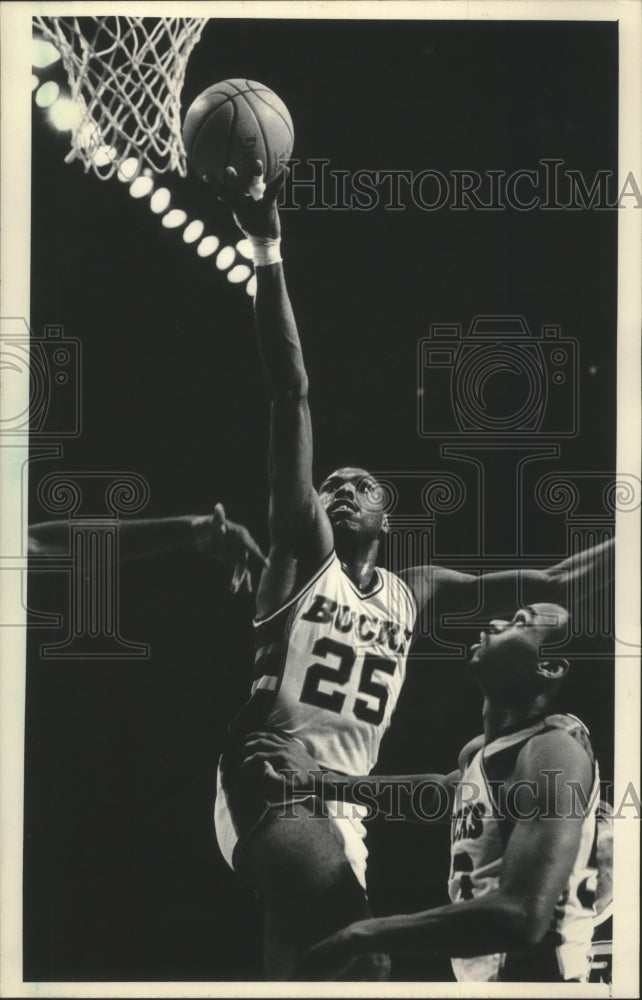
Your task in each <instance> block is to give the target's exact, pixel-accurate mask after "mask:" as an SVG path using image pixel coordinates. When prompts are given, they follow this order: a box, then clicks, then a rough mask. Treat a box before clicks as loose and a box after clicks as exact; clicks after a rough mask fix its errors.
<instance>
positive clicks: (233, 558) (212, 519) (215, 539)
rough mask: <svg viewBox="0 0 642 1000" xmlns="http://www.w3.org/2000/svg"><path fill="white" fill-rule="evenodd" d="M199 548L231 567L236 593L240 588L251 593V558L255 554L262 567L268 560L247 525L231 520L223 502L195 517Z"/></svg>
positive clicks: (233, 591)
mask: <svg viewBox="0 0 642 1000" xmlns="http://www.w3.org/2000/svg"><path fill="white" fill-rule="evenodd" d="M193 526H194V529H195V531H196V547H197V549H198V550H199V551H200V552H203V553H205V554H206V555H209V556H211V557H212V558H213V559H217V560H218V561H219V562H222V563H223V564H224V565H225V566H231V567H232V580H231V583H230V590H231V591H232V593H233V594H236V593H238V591H239V590H241V588H243V590H245V591H246V592H247V593H248V594H251V593H252V576H251V573H250V569H249V565H248V560H249V557H250V556H254V557H255V558H256V559H258V560H259V562H260V563H261V564H262V565H263V566H268V565H269V561H268V559H267V557H266V556H265V555H263V553H262V552H261V549H260V548H259V546H258V545H257V544H256V542H255V541H254V539H253V538H252V536H251V534H250V533H249V531H248V530H247V528H245V527H243V525H242V524H236V523H235V522H234V521H228V520H227V518H226V516H225V509H224V507H223V504H222V503H217V504H216V507H215V508H214V512H213V513H212V514H210V515H207V516H205V517H195V518H194V519H193Z"/></svg>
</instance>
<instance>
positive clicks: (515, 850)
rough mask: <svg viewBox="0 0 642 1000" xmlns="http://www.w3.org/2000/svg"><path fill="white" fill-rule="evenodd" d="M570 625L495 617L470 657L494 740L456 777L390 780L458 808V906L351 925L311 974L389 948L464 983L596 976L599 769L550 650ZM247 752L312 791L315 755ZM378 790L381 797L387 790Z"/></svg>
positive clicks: (353, 785)
mask: <svg viewBox="0 0 642 1000" xmlns="http://www.w3.org/2000/svg"><path fill="white" fill-rule="evenodd" d="M566 619H567V613H566V611H565V610H564V609H563V608H561V607H559V606H557V605H551V604H536V605H534V606H530V607H525V608H522V609H520V610H519V611H518V612H517V614H516V615H515V616H514V617H513V619H512V621H510V622H506V621H493V622H491V624H490V626H489V628H488V630H487V631H485V632H482V634H481V636H480V642H479V643H478V644H476V645H475V646H473V647H472V650H471V653H472V655H471V658H470V666H471V669H472V671H473V673H474V676H475V678H476V680H477V683H478V685H479V687H480V688H481V690H482V693H483V695H484V708H483V721H484V734H483V735H482V736H478V737H476V738H475V739H474V740H472V741H470V742H469V743H468V744H467V745H466V746H465V747H464V749H463V750H462V752H461V754H460V757H459V766H458V768H457V770H456V771H453V772H451V774H449V775H434V774H430V775H414V776H411V777H397V778H394V779H390V778H386V779H385V782H383V783H382V784H383V788H384V793H385V794H389V792H390V784H391V781H393V782H396V783H398V784H399V783H402V782H403V783H404V785H405V787H406V788H413V789H414V790H418V789H420V788H421V789H423V792H424V807H423V812H422V815H423V816H426V815H427V814H428V813H429V812H430V811H431V808H430V806H428V804H427V802H426V796H425V792H426V791H429V792H431V793H432V796H433V798H434V799H435V801H436V802H437V803H438V802H439V797H440V796H441V797H443V805H444V809H443V812H445V804H446V802H448V803H449V806H448V808H449V809H450V810H451V817H452V825H451V865H450V875H449V893H450V898H451V900H452V903H451V904H449V905H447V906H442V907H438V908H435V909H432V910H427V911H425V912H422V913H414V914H401V915H399V916H392V917H382V918H379V919H370V920H365V921H360V922H358V923H355V924H353V925H352V926H350V927H347V928H344V929H343V930H342V931H339V932H338V933H336V934H335V935H333V936H332V937H331V938H329V939H328V940H326V941H324V942H322V943H321V944H319V945H317V946H316V947H314V948H312V949H311V950H310V952H309V953H308V955H307V956H306V958H305V959H304V962H303V964H302V966H301V967H300V970H299V975H300V977H301V978H303V979H306V978H312V979H314V978H318V977H320V976H322V975H323V976H325V978H330V979H333V978H337V977H338V976H339V974H340V972H341V969H342V968H343V967H345V966H346V964H349V963H350V962H351V961H354V958H355V956H357V955H360V954H364V953H367V952H368V951H369V950H371V949H374V950H375V951H378V950H381V949H386V950H389V951H391V952H397V953H407V954H422V955H425V956H431V955H432V956H444V955H448V956H450V957H451V959H452V964H453V970H454V973H455V975H456V977H457V979H458V980H463V981H472V982H498V981H504V982H584V981H586V980H587V978H588V973H589V967H590V949H591V937H592V933H593V926H594V920H595V915H596V911H595V896H596V888H597V854H598V852H597V823H596V810H597V806H598V800H599V772H598V767H597V763H596V761H595V759H594V756H593V751H592V749H591V745H590V741H589V736H588V731H587V729H586V727H585V726H584V725H583V724H582V722H580V720H579V719H577V718H575V716H572V715H568V714H556V713H555V711H554V706H555V702H556V699H557V694H558V690H559V685H560V683H561V682H562V680H563V678H564V676H565V674H566V672H567V670H568V663H567V662H566V661H565V660H563V659H560V658H559V657H555V655H554V654H553V656H552V657H549V656H547V655H546V654H545V653H543V652H542V646H546V645H547V646H554V645H555V643H556V641H557V642H559V639H560V635H561V634H562V632H563V631H564V627H565V624H566ZM248 753H249V757H248V760H251V759H252V757H254V758H256V757H257V756H258V757H260V759H261V760H262V761H263V763H265V762H268V763H269V764H270V765H271V769H272V771H274V770H280V769H282V768H286V769H287V782H288V787H289V788H291V789H293V790H296V789H299V790H301V789H303V788H306V787H312V784H311V783H312V776H313V774H314V771H315V767H316V764H315V762H314V760H313V758H312V757H310V756H308V755H305V754H303V753H302V751H301V749H300V747H296V748H294V747H293V744H292V743H291V742H290V743H289V744H288V743H287V742H286V741H285V740H284V739H283V738H282V737H276V736H273V735H270V734H261V735H257V736H255V737H254V738H253V739H252V740H251V741H250V742H249V744H248ZM365 780H366V779H365V777H364V778H361V779H355V778H351V779H346V778H345V777H342V776H338V775H332V774H329V773H326V774H324V775H322V776H319V775H317V776H316V781H315V782H314V787H315V790H316V792H317V794H318V793H319V792H320V793H321V795H322V797H324V798H325V797H326V796H327V797H330V798H332V799H333V800H335V801H336V800H337V799H342V800H343V801H346V800H347V801H355V800H359V796H358V795H357V794H356V793H357V790H358V789H359V783H360V782H361V784H362V785H363V782H364V781H365ZM376 781H377V779H370V782H373V783H374V782H376ZM363 791H364V789H363V787H361V794H363ZM370 793H371V795H372V796H374V797H375V798H376V796H377V793H378V792H377V787H376V784H372V786H371V788H370ZM379 794H380V793H379ZM415 801H416V800H415ZM432 815H433V819H434V817H435V813H434V812H433V814H432ZM415 818H418V817H417V815H416V814H415Z"/></svg>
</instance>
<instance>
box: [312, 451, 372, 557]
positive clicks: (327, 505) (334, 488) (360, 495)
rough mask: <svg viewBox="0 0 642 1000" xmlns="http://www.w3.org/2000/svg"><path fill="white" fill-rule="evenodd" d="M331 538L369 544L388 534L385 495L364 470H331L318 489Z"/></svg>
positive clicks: (346, 468)
mask: <svg viewBox="0 0 642 1000" xmlns="http://www.w3.org/2000/svg"><path fill="white" fill-rule="evenodd" d="M319 496H320V498H321V503H322V504H323V507H324V509H325V511H326V513H327V515H328V517H329V519H330V523H331V525H332V530H333V532H334V535H335V538H341V537H345V538H348V537H354V538H359V539H363V540H364V541H366V542H371V541H373V540H376V539H378V538H379V537H380V536H381V535H382V534H385V532H387V531H388V516H387V514H386V499H387V496H386V491H385V490H384V488H383V487H382V486H381V484H380V483H378V482H377V480H376V479H375V478H374V476H371V475H370V473H369V472H367V471H366V470H365V469H359V468H355V467H352V466H347V467H345V468H342V469H335V471H334V472H331V473H330V475H329V476H327V477H326V478H325V479H324V480H323V482H322V483H321V486H320V487H319Z"/></svg>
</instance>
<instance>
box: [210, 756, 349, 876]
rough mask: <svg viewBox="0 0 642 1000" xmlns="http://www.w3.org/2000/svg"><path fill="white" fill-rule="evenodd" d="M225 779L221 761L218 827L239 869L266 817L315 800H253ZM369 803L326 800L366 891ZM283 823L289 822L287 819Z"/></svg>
mask: <svg viewBox="0 0 642 1000" xmlns="http://www.w3.org/2000/svg"><path fill="white" fill-rule="evenodd" d="M228 786H229V783H228V782H224V780H223V768H222V766H221V762H220V761H219V766H218V770H217V778H216V801H215V803H214V827H215V830H216V839H217V840H218V845H219V848H220V850H221V854H222V855H223V857H224V858H225V860H226V861H227V863H228V865H229V866H230V868H232V869H236V867H237V864H238V858H239V855H240V853H241V852H242V850H243V847H244V845H245V844H246V843H247V841H248V840H249V838H250V837H251V836H252V834H253V833H254V831H255V830H256V829H257V828H258V826H259V825H260V823H261V822H262V821H263V819H264V818H265V816H267V814H268V813H269V812H271V811H272V810H275V809H276V810H278V811H279V812H282V813H284V814H287V805H288V804H289V803H294V802H303V801H306V800H312V796H311V795H302V796H298V797H297V796H293V797H292V798H291V799H288V800H284V801H283V802H279V803H272V802H266V801H265V800H263V801H257V800H254V801H252V798H253V797H252V796H251V795H243V794H242V793H241V794H239V795H235V794H234V793H233V792H232V791H231V790H230V788H229V787H228ZM367 812H368V810H367V808H366V807H365V806H357V805H350V804H346V803H340V802H332V801H330V802H325V803H324V814H325V815H327V816H328V817H329V818H330V819H331V821H332V823H333V824H334V826H335V828H336V829H337V831H338V832H339V834H340V836H341V839H342V842H343V847H344V851H345V856H346V859H347V861H348V862H349V864H350V867H351V868H352V871H353V872H354V874H355V877H356V879H357V881H358V883H359V885H360V886H361V887H362V889H363V890H364V892H365V888H366V862H367V859H368V850H367V848H366V845H365V836H366V831H365V827H364V825H363V818H364V816H366V815H367ZM283 822H287V819H285V818H284V820H283Z"/></svg>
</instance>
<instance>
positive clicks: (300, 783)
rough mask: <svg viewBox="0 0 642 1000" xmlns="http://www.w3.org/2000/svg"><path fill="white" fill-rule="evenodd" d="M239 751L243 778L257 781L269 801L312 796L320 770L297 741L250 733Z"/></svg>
mask: <svg viewBox="0 0 642 1000" xmlns="http://www.w3.org/2000/svg"><path fill="white" fill-rule="evenodd" d="M243 752H244V760H243V765H242V770H243V772H244V775H245V777H246V778H249V777H250V776H254V777H255V779H256V780H258V781H260V782H261V783H262V785H263V794H264V795H265V796H266V798H268V799H269V800H273V799H277V800H279V799H282V798H283V795H284V794H296V793H300V792H309V793H312V791H313V789H314V787H315V783H314V776H315V774H316V775H318V774H319V773H320V771H321V769H320V768H319V765H318V764H317V762H316V760H315V759H314V757H312V756H310V754H309V753H308V751H307V750H306V749H305V747H304V746H303V744H302V743H300V742H299V740H296V739H293V738H292V737H289V736H283V735H281V734H280V733H275V732H264V733H250V735H249V736H248V737H247V739H246V740H245V743H244V745H243Z"/></svg>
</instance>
